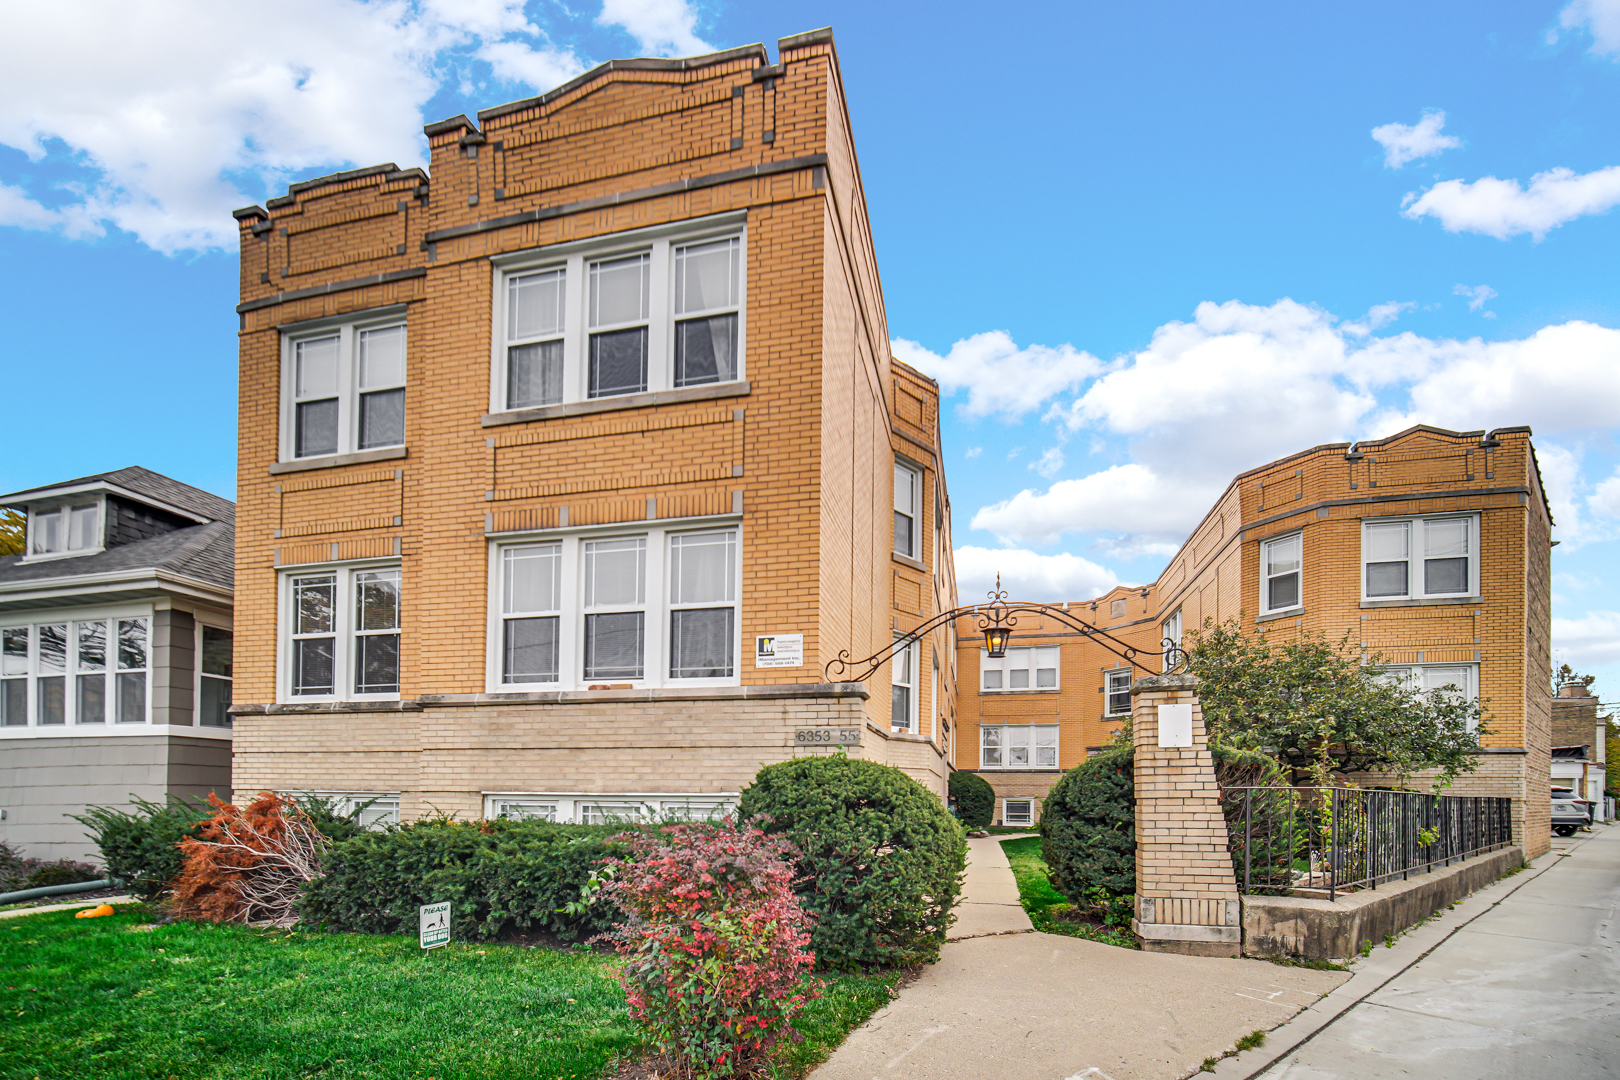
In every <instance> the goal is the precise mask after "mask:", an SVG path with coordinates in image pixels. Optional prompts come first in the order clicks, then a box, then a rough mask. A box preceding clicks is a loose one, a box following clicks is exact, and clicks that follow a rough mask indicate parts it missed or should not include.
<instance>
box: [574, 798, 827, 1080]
mask: <svg viewBox="0 0 1620 1080" xmlns="http://www.w3.org/2000/svg"><path fill="white" fill-rule="evenodd" d="M617 839H618V840H619V841H621V842H622V843H624V845H625V846H626V847H627V848H629V856H628V857H627V858H624V859H609V860H606V865H607V866H608V867H609V868H610V870H609V873H610V874H611V877H610V878H609V880H608V881H607V883H606V884H605V885H603V886H602V888H601V896H602V897H604V898H606V899H609V900H611V901H612V902H613V903H614V904H616V905H617V906H618V908H619V910H621V911H623V912H624V914H625V915H626V917H627V918H626V921H625V922H624V923H623V924H622V925H621V926H620V927H619V928H617V929H616V930H614V931H612V932H610V933H608V934H604V935H603V937H604V938H606V939H607V940H609V941H612V942H613V943H614V945H615V946H616V947H617V948H618V951H619V955H620V956H622V957H623V958H624V960H625V964H624V969H623V979H624V989H625V996H626V997H627V998H628V999H629V1003H630V1012H631V1015H632V1016H634V1017H635V1018H636V1020H637V1021H639V1022H640V1023H641V1025H642V1026H643V1028H644V1029H645V1031H646V1033H647V1035H648V1036H649V1038H650V1039H651V1041H652V1042H653V1044H654V1045H655V1046H656V1047H657V1049H658V1050H659V1052H661V1053H662V1054H664V1055H666V1056H667V1058H668V1059H669V1060H670V1062H671V1064H672V1065H673V1066H674V1068H675V1069H677V1070H678V1071H681V1072H684V1073H685V1074H687V1075H689V1076H693V1077H702V1078H708V1077H722V1076H748V1075H751V1074H754V1073H757V1072H759V1071H760V1070H761V1069H762V1068H763V1067H764V1065H765V1063H766V1057H767V1055H768V1054H769V1052H770V1049H771V1047H772V1046H773V1045H775V1044H776V1042H777V1041H778V1040H779V1039H781V1038H782V1037H783V1036H784V1035H785V1034H788V1033H790V1032H792V1027H791V1022H792V1019H793V1017H794V1015H795V1014H796V1013H797V1012H798V1011H799V1010H800V1009H802V1008H803V1007H804V1005H805V1002H807V1001H808V1000H809V999H810V998H812V997H815V996H818V994H819V990H818V989H817V986H816V984H815V983H814V982H813V980H811V979H810V977H809V975H808V972H809V969H810V968H811V966H812V965H813V964H814V963H815V956H814V954H812V953H811V952H809V950H808V949H806V947H805V946H807V945H808V944H809V943H810V915H809V914H808V913H807V912H806V911H805V910H804V909H803V908H801V907H800V906H799V902H798V899H797V898H796V897H795V896H794V895H793V868H792V864H791V861H790V860H791V857H792V856H793V855H795V854H796V851H795V849H794V847H793V845H792V844H791V843H790V842H789V841H787V840H785V839H782V838H780V837H773V836H766V835H765V834H764V833H763V832H761V831H760V830H758V829H751V828H742V827H738V826H737V825H735V824H734V823H733V822H732V821H731V820H730V819H729V818H728V819H726V821H724V822H723V823H721V824H718V825H716V824H692V825H669V826H665V827H663V828H660V829H656V830H649V831H638V832H631V833H626V834H624V835H623V836H620V837H618V838H617Z"/></svg>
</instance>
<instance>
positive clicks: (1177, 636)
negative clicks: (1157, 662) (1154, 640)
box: [1159, 608, 1183, 671]
mask: <svg viewBox="0 0 1620 1080" xmlns="http://www.w3.org/2000/svg"><path fill="white" fill-rule="evenodd" d="M1182 629H1183V628H1182V625H1181V609H1180V608H1176V610H1175V611H1173V612H1172V613H1171V614H1170V617H1169V618H1168V619H1166V620H1164V622H1162V623H1160V624H1159V646H1160V648H1162V649H1164V650H1166V651H1168V650H1169V649H1171V648H1176V649H1179V648H1181V634H1182ZM1166 641H1168V642H1170V644H1169V645H1165V644H1164V643H1165V642H1166ZM1160 659H1161V662H1162V663H1163V665H1164V669H1165V670H1166V671H1168V670H1170V665H1169V662H1168V661H1169V657H1168V656H1163V657H1161V658H1160Z"/></svg>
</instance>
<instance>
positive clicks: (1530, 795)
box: [954, 426, 1552, 856]
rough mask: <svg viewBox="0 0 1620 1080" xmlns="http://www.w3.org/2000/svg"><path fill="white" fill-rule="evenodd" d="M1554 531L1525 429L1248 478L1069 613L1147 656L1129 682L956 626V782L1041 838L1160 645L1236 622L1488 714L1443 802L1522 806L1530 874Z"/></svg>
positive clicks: (1300, 459) (1043, 641) (1544, 807)
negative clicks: (1504, 799) (1046, 812)
mask: <svg viewBox="0 0 1620 1080" xmlns="http://www.w3.org/2000/svg"><path fill="white" fill-rule="evenodd" d="M1551 529H1552V516H1551V512H1550V511H1549V509H1548V506H1547V500H1546V496H1545V493H1544V491H1543V489H1542V485H1541V477H1540V472H1539V469H1538V467H1537V465H1536V459H1535V451H1534V449H1533V447H1532V446H1531V442H1530V430H1529V429H1528V428H1522V427H1520V428H1498V429H1496V430H1494V431H1491V432H1484V431H1474V432H1454V431H1445V430H1441V429H1437V428H1431V427H1426V426H1419V427H1414V428H1411V429H1408V430H1406V431H1403V432H1401V433H1400V434H1397V435H1393V436H1390V437H1389V438H1387V439H1382V440H1379V441H1376V442H1374V441H1363V442H1360V443H1354V444H1349V443H1335V444H1329V445H1325V446H1318V447H1314V448H1312V449H1310V450H1306V451H1303V452H1301V453H1298V454H1294V455H1291V456H1289V457H1286V458H1283V459H1281V460H1279V461H1274V462H1272V463H1271V464H1269V465H1264V466H1261V467H1260V468H1257V469H1251V470H1250V471H1248V472H1245V473H1243V474H1242V475H1240V476H1238V477H1237V478H1236V479H1234V480H1233V481H1232V483H1231V484H1230V485H1229V486H1228V488H1227V489H1226V491H1225V493H1224V494H1223V495H1222V496H1221V498H1220V499H1219V500H1217V501H1216V503H1215V505H1214V506H1213V507H1212V508H1211V509H1210V510H1209V512H1208V513H1206V514H1205V516H1204V518H1203V520H1202V521H1201V522H1200V523H1199V525H1198V527H1197V528H1195V529H1194V530H1193V531H1192V533H1191V535H1190V536H1189V538H1188V539H1187V541H1186V542H1185V543H1183V544H1182V546H1181V548H1180V550H1179V551H1177V552H1176V554H1175V556H1174V557H1173V558H1171V560H1170V561H1169V564H1168V565H1167V566H1166V568H1165V570H1164V572H1163V573H1161V574H1160V575H1159V578H1158V580H1157V581H1155V582H1153V583H1152V584H1150V585H1146V586H1141V587H1138V588H1124V587H1121V588H1116V589H1114V590H1113V591H1111V592H1110V593H1109V594H1107V595H1106V596H1102V597H1098V598H1096V599H1095V600H1087V601H1084V602H1081V603H1073V602H1071V603H1070V604H1069V605H1068V607H1069V609H1070V611H1071V612H1072V613H1074V614H1076V615H1078V616H1079V617H1080V618H1082V619H1084V620H1085V621H1087V622H1089V623H1091V624H1092V625H1094V626H1096V627H1098V628H1100V629H1102V630H1105V631H1107V632H1108V633H1110V634H1112V635H1114V636H1116V637H1118V638H1120V639H1121V640H1123V641H1124V642H1126V643H1127V644H1128V645H1130V646H1131V647H1133V648H1134V649H1136V650H1139V651H1140V653H1141V655H1139V656H1138V657H1137V658H1136V661H1135V663H1136V664H1137V665H1139V666H1137V667H1136V668H1135V669H1134V672H1133V668H1132V665H1131V664H1130V663H1128V662H1126V660H1124V659H1122V658H1121V657H1119V656H1116V655H1114V654H1113V653H1111V652H1109V651H1107V650H1106V649H1105V648H1104V647H1103V645H1102V644H1101V643H1100V642H1099V641H1098V640H1096V639H1087V638H1084V637H1082V636H1081V635H1080V634H1079V633H1077V632H1074V631H1073V630H1071V629H1070V628H1068V627H1065V626H1063V625H1061V624H1060V623H1058V622H1057V621H1056V620H1048V623H1049V625H1041V623H1040V620H1038V619H1028V618H1025V619H1023V621H1022V622H1021V623H1020V626H1019V628H1018V632H1017V633H1016V634H1015V636H1014V638H1013V641H1012V647H1011V648H1009V649H1008V650H1007V654H1008V656H1007V659H1005V660H1002V661H999V662H998V661H992V660H990V659H988V657H987V655H986V654H985V653H984V651H983V648H982V645H981V643H980V642H979V641H978V640H977V639H976V638H975V636H974V632H973V625H972V620H970V619H969V620H962V621H961V623H960V625H959V627H958V642H959V644H958V649H959V659H958V664H959V669H960V672H961V680H962V703H961V723H960V731H959V733H958V735H959V738H958V740H957V743H956V751H955V759H954V764H955V766H956V767H957V768H960V769H969V770H973V771H977V772H979V773H980V775H982V776H984V778H985V779H986V780H988V781H990V783H991V785H992V786H993V787H994V788H995V789H996V794H997V818H998V820H1006V818H1007V814H1008V811H1009V802H1010V803H1011V806H1010V810H1011V811H1012V821H1013V823H1015V824H1016V823H1022V822H1024V821H1026V820H1031V821H1032V820H1034V819H1035V818H1036V817H1038V815H1039V803H1040V799H1041V798H1042V797H1043V796H1044V795H1045V793H1046V791H1047V790H1048V789H1049V788H1050V787H1051V785H1052V784H1053V783H1054V782H1055V781H1056V780H1057V777H1058V775H1059V774H1060V772H1061V770H1063V769H1067V768H1072V767H1073V766H1075V765H1077V764H1079V763H1080V762H1082V761H1084V760H1085V758H1086V754H1087V752H1088V750H1090V749H1092V748H1096V747H1100V746H1102V745H1103V744H1105V743H1106V742H1107V740H1108V739H1109V738H1110V737H1111V736H1112V735H1113V734H1114V733H1115V732H1117V731H1118V730H1119V726H1120V722H1121V721H1122V720H1123V718H1124V717H1125V716H1127V715H1128V714H1129V712H1130V695H1129V692H1128V691H1129V686H1130V682H1131V679H1132V678H1133V675H1134V676H1135V677H1139V676H1141V675H1142V674H1144V671H1143V668H1144V667H1146V668H1151V669H1157V668H1158V666H1159V663H1160V662H1159V659H1158V657H1157V656H1156V654H1158V653H1159V652H1160V648H1161V641H1162V640H1163V639H1165V638H1169V639H1171V640H1173V641H1178V642H1179V641H1180V640H1181V639H1182V635H1183V633H1184V632H1185V631H1187V630H1191V629H1193V628H1195V627H1197V626H1199V625H1201V624H1202V623H1203V622H1204V620H1205V619H1214V620H1216V621H1218V622H1219V621H1224V620H1227V619H1231V618H1240V619H1241V621H1242V625H1243V626H1244V628H1245V629H1246V630H1247V631H1248V632H1250V633H1255V634H1265V635H1268V636H1270V637H1272V638H1278V637H1281V636H1283V635H1292V634H1300V633H1316V632H1322V633H1325V634H1326V635H1327V637H1328V638H1329V639H1330V640H1335V641H1336V640H1338V639H1339V638H1340V637H1341V636H1343V635H1345V634H1346V633H1348V634H1349V637H1350V640H1351V642H1352V643H1353V644H1355V645H1359V648H1360V649H1361V651H1362V654H1363V655H1364V656H1371V655H1374V654H1380V655H1382V656H1383V657H1384V661H1385V670H1386V671H1388V672H1389V673H1390V674H1392V675H1397V674H1398V675H1399V676H1400V677H1402V678H1404V679H1406V680H1408V681H1409V682H1410V683H1411V685H1413V686H1414V687H1417V688H1437V687H1441V686H1447V685H1455V686H1458V687H1463V688H1466V689H1467V691H1468V692H1469V693H1470V694H1472V695H1477V696H1478V697H1479V698H1481V699H1482V700H1483V701H1484V702H1485V704H1486V708H1487V710H1488V713H1489V721H1488V728H1489V730H1488V731H1487V733H1486V734H1484V735H1483V736H1482V738H1481V740H1480V742H1481V746H1480V755H1481V760H1480V764H1479V768H1478V769H1477V770H1476V771H1474V772H1472V773H1469V774H1467V775H1465V776H1462V777H1460V778H1458V780H1457V781H1456V783H1455V784H1454V785H1453V786H1452V788H1451V789H1450V791H1451V793H1453V794H1461V795H1507V796H1511V797H1512V798H1513V799H1514V820H1513V828H1514V838H1515V842H1516V843H1521V844H1524V845H1525V848H1526V851H1527V852H1528V854H1530V855H1531V856H1534V855H1536V854H1539V853H1540V852H1542V851H1544V850H1546V848H1547V847H1548V844H1549V842H1550V839H1549V813H1550V802H1549V782H1548V778H1549V768H1550V745H1551V744H1550V739H1551V709H1552V703H1551V694H1550V691H1549V689H1548V684H1549V679H1550V676H1551V659H1550V656H1551V645H1550V633H1551V582H1550V577H1551V569H1550V566H1551V543H1552V541H1551ZM1381 779H1387V778H1377V777H1364V778H1362V780H1363V782H1366V783H1378V782H1381Z"/></svg>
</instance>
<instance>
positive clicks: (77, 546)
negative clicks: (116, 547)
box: [27, 498, 106, 559]
mask: <svg viewBox="0 0 1620 1080" xmlns="http://www.w3.org/2000/svg"><path fill="white" fill-rule="evenodd" d="M104 517H105V515H104V514H103V512H102V500H101V499H99V498H91V499H89V500H87V501H82V502H80V501H75V502H70V503H66V504H64V505H60V506H50V507H35V508H33V509H31V510H30V511H29V514H28V548H27V551H28V558H29V559H36V558H50V557H52V556H57V557H60V556H63V555H89V554H93V553H94V552H97V551H100V550H102V549H103V548H104V547H105V546H106V537H105V535H104V529H103V525H102V522H103V520H104Z"/></svg>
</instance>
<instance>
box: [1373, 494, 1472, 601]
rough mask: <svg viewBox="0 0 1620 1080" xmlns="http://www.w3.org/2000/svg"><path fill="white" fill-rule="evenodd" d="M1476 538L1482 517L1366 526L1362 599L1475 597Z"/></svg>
mask: <svg viewBox="0 0 1620 1080" xmlns="http://www.w3.org/2000/svg"><path fill="white" fill-rule="evenodd" d="M1478 535H1479V517H1478V516H1477V515H1473V514H1469V515H1462V516H1451V517H1423V518H1410V519H1407V520H1401V521H1366V522H1363V523H1362V527H1361V562H1362V590H1363V598H1364V599H1367V600H1418V599H1428V598H1438V597H1453V596H1473V595H1477V594H1478V590H1479V565H1478V557H1477V551H1476V549H1477V537H1478Z"/></svg>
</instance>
